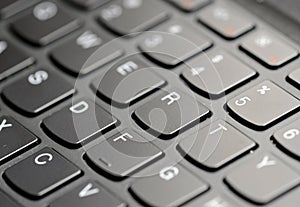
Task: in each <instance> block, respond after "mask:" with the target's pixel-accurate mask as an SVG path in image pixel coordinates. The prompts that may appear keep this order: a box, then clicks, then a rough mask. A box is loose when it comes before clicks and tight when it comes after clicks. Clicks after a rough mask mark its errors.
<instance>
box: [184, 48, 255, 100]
mask: <svg viewBox="0 0 300 207" xmlns="http://www.w3.org/2000/svg"><path fill="white" fill-rule="evenodd" d="M182 71H183V72H182V77H183V78H184V80H185V81H186V82H187V83H188V84H189V85H191V87H192V88H193V89H194V90H195V91H196V92H199V93H200V94H203V95H205V96H209V97H210V98H217V97H220V96H222V95H225V93H227V92H228V91H232V90H233V89H234V88H236V87H238V86H239V85H241V84H243V83H244V82H246V81H247V80H249V79H250V78H252V77H254V76H255V74H256V72H255V71H254V70H252V69H251V68H249V67H248V66H247V65H245V64H243V63H242V62H241V61H239V60H238V59H236V58H235V57H234V56H232V55H231V54H229V53H227V52H225V51H223V50H221V49H212V50H210V51H208V52H206V53H205V54H203V55H201V56H199V57H195V58H193V59H192V60H191V61H187V62H186V65H183V67H182Z"/></svg>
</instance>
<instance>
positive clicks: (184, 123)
mask: <svg viewBox="0 0 300 207" xmlns="http://www.w3.org/2000/svg"><path fill="white" fill-rule="evenodd" d="M168 91H170V92H168ZM168 91H163V92H162V93H161V94H160V95H158V96H156V97H155V98H153V99H152V100H150V101H148V102H147V103H145V104H144V105H142V106H140V107H139V108H137V109H136V110H135V112H134V114H133V119H134V120H135V121H136V122H137V123H138V124H139V125H140V126H141V127H142V128H143V129H145V130H146V131H148V132H149V133H151V134H153V135H155V136H157V137H159V138H162V139H169V138H173V137H174V136H176V135H178V133H180V132H182V131H184V130H186V129H188V128H189V127H192V126H194V125H195V124H197V123H199V122H201V121H203V120H205V119H206V118H207V117H208V116H209V115H210V110H209V109H208V108H207V107H206V106H204V105H202V104H201V103H199V102H198V101H197V100H195V99H194V98H193V97H192V96H190V95H189V94H186V93H184V92H181V91H179V90H178V89H176V88H173V89H170V90H168Z"/></svg>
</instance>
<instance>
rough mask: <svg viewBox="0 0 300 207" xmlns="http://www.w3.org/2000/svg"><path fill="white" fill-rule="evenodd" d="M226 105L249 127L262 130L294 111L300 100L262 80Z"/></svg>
mask: <svg viewBox="0 0 300 207" xmlns="http://www.w3.org/2000/svg"><path fill="white" fill-rule="evenodd" d="M227 106H228V107H229V111H230V112H233V114H234V115H237V116H239V117H240V118H242V120H244V121H245V122H247V123H248V124H250V125H249V126H250V127H253V128H257V129H259V130H262V129H266V128H268V127H270V126H271V125H272V124H274V123H276V122H278V121H280V120H281V119H282V118H283V117H286V116H288V115H290V114H291V113H293V112H295V111H296V110H297V109H298V108H299V106H300V101H299V100H298V99H296V98H295V97H293V96H292V95H290V94H289V93H287V92H286V91H284V90H283V89H281V88H280V87H278V86H277V85H275V84H274V83H272V82H270V81H264V82H262V83H260V84H258V85H256V86H254V87H252V88H250V89H248V90H247V91H245V92H244V93H242V94H240V95H238V96H236V97H235V98H233V99H231V100H230V101H229V102H228V103H227ZM261 112H263V113H261Z"/></svg>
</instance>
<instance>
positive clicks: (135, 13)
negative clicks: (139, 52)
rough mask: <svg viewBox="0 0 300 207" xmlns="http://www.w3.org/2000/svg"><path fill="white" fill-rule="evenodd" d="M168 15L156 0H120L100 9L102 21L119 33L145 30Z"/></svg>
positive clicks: (124, 33)
mask: <svg viewBox="0 0 300 207" xmlns="http://www.w3.org/2000/svg"><path fill="white" fill-rule="evenodd" d="M167 17H168V14H167V12H166V10H165V9H164V8H163V7H162V5H161V3H160V2H158V1H156V0H154V1H148V0H134V1H133V0H118V1H115V2H114V3H111V4H109V5H107V6H105V7H104V8H103V9H102V10H101V11H100V21H101V22H102V23H103V24H105V25H106V26H107V27H108V28H109V29H111V30H112V31H113V32H115V33H117V34H118V35H127V34H130V35H134V34H132V33H137V32H142V31H145V30H147V29H150V28H151V27H154V26H156V25H157V24H159V23H160V22H162V21H164V20H166V19H167ZM135 35H136V34H135Z"/></svg>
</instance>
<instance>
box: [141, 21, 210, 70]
mask: <svg viewBox="0 0 300 207" xmlns="http://www.w3.org/2000/svg"><path fill="white" fill-rule="evenodd" d="M211 46H212V40H210V39H209V38H208V37H206V36H205V35H203V34H202V32H201V30H199V28H197V27H196V26H194V25H192V24H190V23H188V22H185V21H183V20H180V19H173V20H171V21H168V22H166V23H164V24H162V25H161V26H160V27H158V28H157V29H156V30H155V31H151V32H148V33H147V34H146V35H145V37H144V38H143V39H142V41H141V42H140V43H139V45H138V47H139V49H140V50H141V51H142V52H143V53H144V54H145V55H146V56H147V57H149V58H150V59H151V60H153V61H155V62H158V63H159V64H161V65H163V66H164V67H167V68H173V67H175V66H177V65H178V64H180V63H181V62H184V61H186V60H187V59H189V58H191V57H192V56H194V55H196V54H198V53H200V52H201V51H203V50H206V49H207V48H209V47H211Z"/></svg>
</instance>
